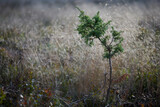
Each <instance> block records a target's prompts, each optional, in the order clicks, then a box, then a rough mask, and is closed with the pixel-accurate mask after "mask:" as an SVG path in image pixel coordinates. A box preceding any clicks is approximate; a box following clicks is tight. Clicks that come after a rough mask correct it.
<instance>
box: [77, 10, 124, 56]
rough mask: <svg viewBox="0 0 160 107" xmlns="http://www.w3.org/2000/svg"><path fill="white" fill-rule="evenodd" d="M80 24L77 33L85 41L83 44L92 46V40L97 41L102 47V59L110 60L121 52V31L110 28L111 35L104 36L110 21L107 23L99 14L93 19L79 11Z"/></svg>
mask: <svg viewBox="0 0 160 107" xmlns="http://www.w3.org/2000/svg"><path fill="white" fill-rule="evenodd" d="M77 9H78V10H79V11H80V15H79V18H80V24H79V25H78V28H77V31H78V32H79V34H80V35H82V38H83V39H84V40H85V43H86V44H88V45H89V46H92V45H93V44H94V39H98V40H99V41H100V42H101V44H102V46H103V47H104V58H110V57H112V56H114V55H115V54H117V53H120V52H123V48H122V41H123V38H122V37H121V33H122V31H120V32H119V31H117V30H115V29H114V27H113V26H112V27H111V30H110V32H111V35H105V33H106V31H107V30H109V25H110V23H111V21H108V22H107V23H105V22H103V20H102V19H101V18H100V16H99V12H97V14H96V15H95V16H94V17H93V18H90V17H89V16H87V15H85V14H84V11H82V10H80V9H79V8H77Z"/></svg>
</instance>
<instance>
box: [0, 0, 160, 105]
mask: <svg viewBox="0 0 160 107" xmlns="http://www.w3.org/2000/svg"><path fill="white" fill-rule="evenodd" d="M77 6H78V7H79V8H81V9H82V10H84V11H85V12H86V14H87V15H89V16H94V15H95V14H96V13H97V11H100V17H101V18H102V19H103V20H104V21H105V22H107V21H109V20H112V22H111V24H112V25H113V26H115V28H116V29H118V30H121V31H123V33H122V37H123V38H124V41H123V48H124V52H123V53H121V54H120V55H117V56H114V57H113V58H112V63H113V64H112V65H113V80H112V87H111V91H110V93H111V95H110V97H109V103H108V106H115V107H116V106H118V107H121V106H124V107H144V106H145V107H158V106H160V12H159V11H160V7H159V3H154V2H153V3H149V4H148V5H144V4H143V3H132V4H119V5H118V4H112V5H110V4H94V3H84V4H83V3H81V4H77ZM78 15H79V11H78V10H77V9H76V8H75V6H74V5H71V4H65V5H58V4H52V5H46V4H34V5H26V6H20V7H17V8H15V7H14V8H13V7H12V8H11V7H9V6H6V7H0V106H2V107H3V106H4V107H5V106H6V107H7V106H11V105H12V106H15V107H17V106H24V107H26V106H27V107H28V106H46V107H48V106H49V107H72V106H73V107H103V105H104V101H105V95H106V92H107V88H108V85H104V84H108V80H109V64H108V60H107V59H104V58H103V57H102V55H103V48H102V47H101V46H100V43H99V42H98V41H95V45H94V46H93V47H89V46H87V45H86V44H85V43H84V40H83V39H81V36H80V35H79V34H78V32H77V31H76V28H77V25H78V24H79V20H78ZM106 33H108V34H109V32H106ZM105 79H106V82H105ZM106 106H107V105H106Z"/></svg>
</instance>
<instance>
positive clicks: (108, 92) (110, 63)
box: [106, 52, 112, 103]
mask: <svg viewBox="0 0 160 107" xmlns="http://www.w3.org/2000/svg"><path fill="white" fill-rule="evenodd" d="M109 54H110V52H109ZM109 68H110V76H109V84H108V90H107V96H106V103H107V102H108V99H109V94H110V89H111V84H112V60H111V57H109Z"/></svg>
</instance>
